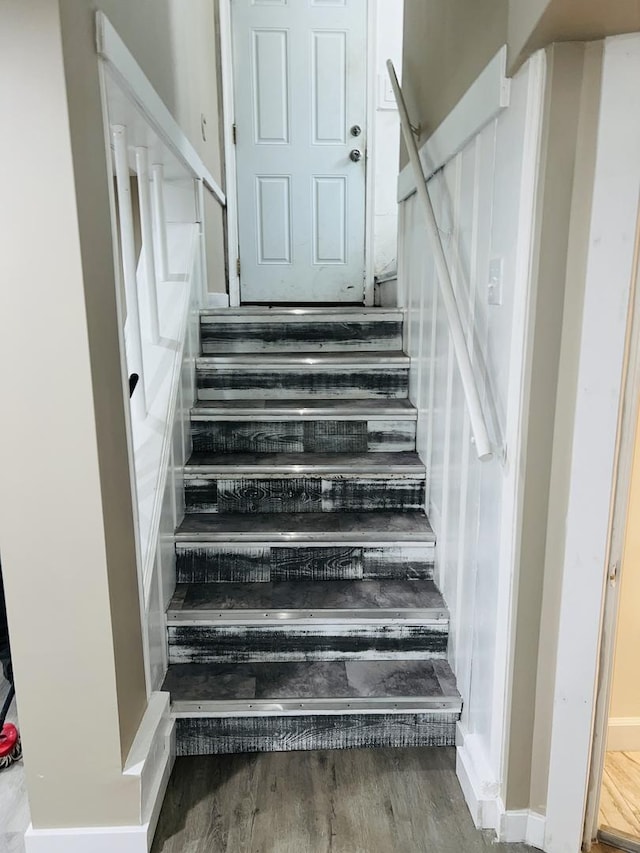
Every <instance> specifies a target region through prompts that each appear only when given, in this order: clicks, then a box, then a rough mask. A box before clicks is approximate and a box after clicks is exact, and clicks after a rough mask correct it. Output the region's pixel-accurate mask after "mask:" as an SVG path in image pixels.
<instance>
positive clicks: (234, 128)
mask: <svg viewBox="0 0 640 853" xmlns="http://www.w3.org/2000/svg"><path fill="white" fill-rule="evenodd" d="M231 134H232V138H233V144H234V145H237V144H238V125H237V124H233V125H231Z"/></svg>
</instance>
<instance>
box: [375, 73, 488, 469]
mask: <svg viewBox="0 0 640 853" xmlns="http://www.w3.org/2000/svg"><path fill="white" fill-rule="evenodd" d="M387 69H388V71H389V77H390V79H391V86H392V87H393V93H394V95H395V98H396V103H397V105H398V112H399V113H400V124H401V127H402V135H403V138H404V142H405V145H406V147H407V153H408V155H409V160H410V162H411V166H412V168H413V171H414V175H415V181H416V191H417V194H418V198H419V199H420V205H421V207H422V210H423V213H424V215H425V219H426V224H427V231H428V232H429V237H430V239H431V243H432V249H433V255H434V261H435V265H436V272H437V278H438V283H439V285H440V294H441V296H442V301H443V303H444V307H445V312H446V315H447V321H448V324H449V332H450V334H451V340H452V343H453V351H454V353H455V356H456V362H457V364H458V370H459V371H460V378H461V380H462V387H463V389H464V396H465V400H466V403H467V408H468V411H469V420H470V421H471V433H472V435H473V439H474V444H475V449H476V453H477V454H478V458H479V459H481V460H482V461H485V460H488V459H491V458H492V457H493V451H492V448H491V441H490V439H489V431H488V429H487V423H486V419H485V416H484V412H483V410H482V401H481V399H480V392H479V391H478V386H477V384H476V380H475V376H474V373H473V367H472V364H471V357H470V355H469V350H468V349H467V342H466V339H465V335H464V330H463V328H462V321H461V320H460V312H459V311H458V304H457V302H456V297H455V292H454V290H453V282H452V280H451V273H450V272H449V266H448V264H447V258H446V255H445V252H444V246H443V244H442V237H441V235H440V229H439V228H438V223H437V221H436V216H435V212H434V209H433V204H432V202H431V196H430V195H429V189H428V187H427V182H426V179H425V176H424V172H423V170H422V163H421V161H420V154H419V152H418V146H417V144H416V139H415V136H414V135H413V130H412V127H411V122H410V120H409V113H408V112H407V105H406V103H405V100H404V97H403V94H402V90H401V88H400V84H399V83H398V78H397V76H396V72H395V69H394V67H393V62H391V60H390V59H389V60H387Z"/></svg>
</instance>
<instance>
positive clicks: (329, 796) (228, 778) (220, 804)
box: [152, 748, 533, 853]
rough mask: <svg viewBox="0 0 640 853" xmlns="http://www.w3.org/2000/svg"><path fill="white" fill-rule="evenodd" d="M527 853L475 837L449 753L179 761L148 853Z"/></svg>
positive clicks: (293, 755)
mask: <svg viewBox="0 0 640 853" xmlns="http://www.w3.org/2000/svg"><path fill="white" fill-rule="evenodd" d="M485 850H486V851H489V850H492V851H496V853H497V851H504V853H507V851H509V853H527V851H532V850H533V848H531V847H527V846H526V845H522V844H498V845H496V844H494V843H493V837H492V834H491V833H483V832H479V831H477V830H476V829H475V828H474V826H473V823H472V821H471V817H470V816H469V812H468V811H467V808H466V805H465V803H464V799H463V796H462V792H461V790H460V787H459V785H458V781H457V779H456V775H455V750H453V749H444V748H438V749H425V748H421V749H393V750H391V749H380V750H366V749H361V750H349V751H341V750H335V751H330V752H289V753H266V754H250V755H226V756H212V757H197V758H179V759H178V760H177V762H176V766H175V769H174V772H173V776H172V778H171V781H170V783H169V789H168V791H167V796H166V799H165V802H164V805H163V808H162V812H161V815H160V821H159V824H158V830H157V833H156V839H155V842H154V845H153V850H152V853H205V851H206V853H213V851H215V853H427V852H428V853H480V851H485Z"/></svg>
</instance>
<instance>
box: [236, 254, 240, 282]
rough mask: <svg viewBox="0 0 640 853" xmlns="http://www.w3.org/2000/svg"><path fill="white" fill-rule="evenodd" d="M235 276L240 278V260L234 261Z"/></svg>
mask: <svg viewBox="0 0 640 853" xmlns="http://www.w3.org/2000/svg"><path fill="white" fill-rule="evenodd" d="M236 275H237V276H238V278H240V258H237V259H236Z"/></svg>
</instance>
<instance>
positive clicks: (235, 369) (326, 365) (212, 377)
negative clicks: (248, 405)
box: [196, 352, 410, 400]
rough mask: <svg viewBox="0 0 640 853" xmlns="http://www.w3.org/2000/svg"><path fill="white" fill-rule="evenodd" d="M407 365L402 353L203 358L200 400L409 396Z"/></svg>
mask: <svg viewBox="0 0 640 853" xmlns="http://www.w3.org/2000/svg"><path fill="white" fill-rule="evenodd" d="M409 364H410V359H409V358H408V356H406V355H404V353H401V352H371V353H362V352H359V353H350V354H346V355H342V354H332V353H318V352H310V353H298V354H296V355H283V354H280V355H277V354H276V355H269V356H265V355H227V356H210V357H202V358H198V359H197V360H196V374H197V384H198V399H199V400H232V399H242V398H247V397H253V398H258V399H281V398H292V397H297V398H305V399H306V398H309V397H319V398H327V397H344V398H348V399H350V400H355V399H371V398H380V397H381V398H406V397H407V394H408V382H409Z"/></svg>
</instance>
